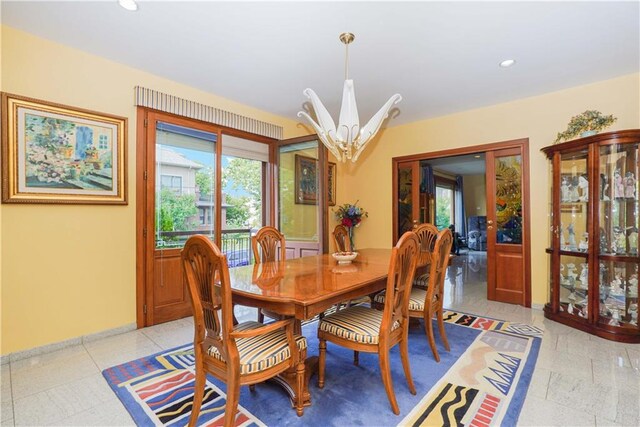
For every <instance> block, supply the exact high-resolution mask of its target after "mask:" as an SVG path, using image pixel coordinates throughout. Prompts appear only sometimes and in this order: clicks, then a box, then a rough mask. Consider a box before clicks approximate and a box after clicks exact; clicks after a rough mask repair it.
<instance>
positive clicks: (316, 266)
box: [229, 249, 391, 406]
mask: <svg viewBox="0 0 640 427" xmlns="http://www.w3.org/2000/svg"><path fill="white" fill-rule="evenodd" d="M390 257H391V249H362V250H359V251H358V256H357V257H356V259H355V260H353V261H352V262H351V263H349V264H339V263H338V262H337V261H336V260H335V259H334V258H333V257H332V256H331V255H329V254H324V255H316V256H308V257H303V258H294V259H288V260H286V261H276V262H265V263H259V264H254V265H248V266H242V267H234V268H230V269H229V278H230V282H231V290H232V298H233V303H234V304H239V305H244V306H250V307H257V308H262V309H266V310H268V311H271V312H273V313H277V314H280V315H282V316H286V317H292V318H294V319H295V320H296V322H295V325H296V326H295V330H296V332H297V333H299V334H301V333H302V327H301V322H302V321H304V320H309V319H312V318H314V317H315V316H316V315H318V314H320V313H323V312H324V311H325V310H327V309H328V308H330V307H332V306H333V305H335V304H337V303H340V302H346V301H348V300H351V299H356V298H359V297H363V296H367V295H371V294H373V293H376V292H378V291H381V290H383V289H385V286H386V280H387V274H388V270H389V261H390ZM317 362H318V361H317V356H312V357H308V358H307V359H306V363H305V365H306V369H305V376H306V379H305V389H304V392H303V393H304V401H305V406H308V405H310V404H311V396H310V394H309V388H308V383H309V379H310V377H311V376H312V375H313V374H314V373H315V372H316V371H317ZM276 381H277V382H278V383H279V384H281V385H282V386H283V387H284V388H285V390H287V392H288V393H289V395H290V397H291V398H292V399H294V398H295V387H294V386H295V372H293V371H292V372H287V373H285V374H283V375H280V376H279V377H278V378H277V379H276ZM293 401H295V400H293Z"/></svg>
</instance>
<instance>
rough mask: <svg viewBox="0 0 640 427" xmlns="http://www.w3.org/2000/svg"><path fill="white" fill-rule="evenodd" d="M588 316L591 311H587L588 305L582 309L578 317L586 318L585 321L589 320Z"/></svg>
mask: <svg viewBox="0 0 640 427" xmlns="http://www.w3.org/2000/svg"><path fill="white" fill-rule="evenodd" d="M588 314H589V311H588V310H587V306H586V305H585V306H584V307H582V310H580V311H579V312H578V316H580V317H584V318H585V319H586V318H587V315H588Z"/></svg>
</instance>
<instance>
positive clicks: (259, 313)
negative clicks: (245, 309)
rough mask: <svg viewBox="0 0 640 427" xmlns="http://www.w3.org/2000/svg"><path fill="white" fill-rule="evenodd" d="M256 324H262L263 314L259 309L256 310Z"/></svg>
mask: <svg viewBox="0 0 640 427" xmlns="http://www.w3.org/2000/svg"><path fill="white" fill-rule="evenodd" d="M258 323H264V314H263V313H262V309H261V308H259V309H258Z"/></svg>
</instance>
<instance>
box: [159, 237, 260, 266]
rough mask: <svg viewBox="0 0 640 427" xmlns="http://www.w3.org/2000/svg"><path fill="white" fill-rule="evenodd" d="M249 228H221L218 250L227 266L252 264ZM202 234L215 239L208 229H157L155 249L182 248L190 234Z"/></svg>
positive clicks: (212, 239)
mask: <svg viewBox="0 0 640 427" xmlns="http://www.w3.org/2000/svg"><path fill="white" fill-rule="evenodd" d="M251 233H252V232H251V229H250V228H235V229H228V230H222V232H221V243H222V247H221V248H220V250H221V251H222V252H223V253H224V254H225V255H226V256H227V263H228V264H229V267H237V266H240V265H249V264H253V253H252V251H251V235H252V234H251ZM196 234H202V235H203V236H207V237H208V238H209V239H211V241H212V242H213V241H215V234H213V233H211V232H210V231H208V230H186V231H159V232H157V234H156V235H157V239H156V248H157V249H179V248H182V247H183V246H184V244H185V242H186V241H187V239H188V238H189V237H190V236H193V235H196Z"/></svg>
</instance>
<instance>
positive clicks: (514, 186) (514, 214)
mask: <svg viewBox="0 0 640 427" xmlns="http://www.w3.org/2000/svg"><path fill="white" fill-rule="evenodd" d="M521 164H522V159H521V156H520V155H517V156H504V157H496V159H495V170H496V172H495V173H496V178H495V179H496V243H503V244H518V245H519V244H522V165H521Z"/></svg>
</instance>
